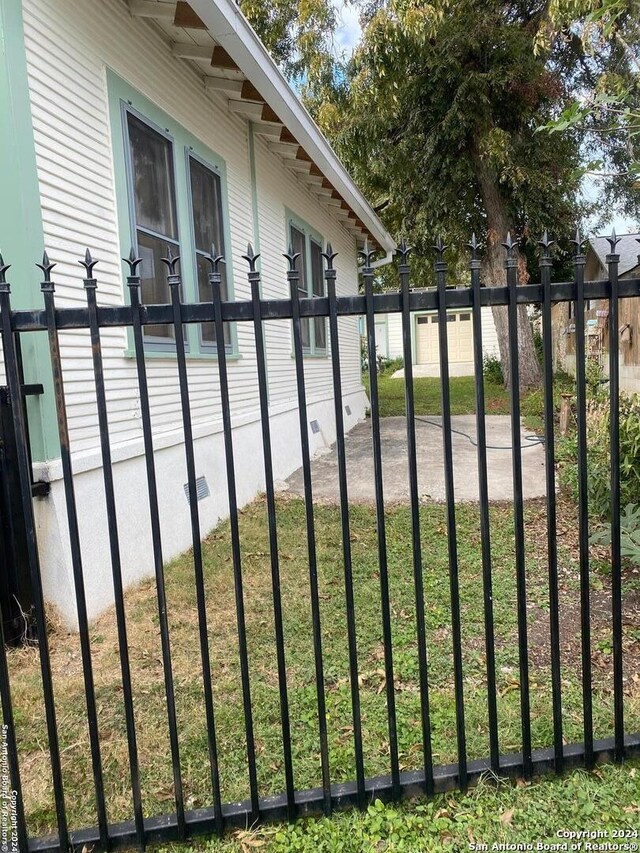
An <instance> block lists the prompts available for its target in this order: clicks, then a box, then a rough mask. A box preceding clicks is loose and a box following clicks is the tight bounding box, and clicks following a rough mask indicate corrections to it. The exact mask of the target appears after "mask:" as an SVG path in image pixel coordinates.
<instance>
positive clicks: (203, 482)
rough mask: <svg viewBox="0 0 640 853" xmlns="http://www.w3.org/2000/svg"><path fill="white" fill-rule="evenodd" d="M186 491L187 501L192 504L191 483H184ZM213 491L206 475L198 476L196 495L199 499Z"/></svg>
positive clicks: (206, 496)
mask: <svg viewBox="0 0 640 853" xmlns="http://www.w3.org/2000/svg"><path fill="white" fill-rule="evenodd" d="M184 493H185V495H186V496H187V503H188V504H191V501H190V499H189V483H185V484H184ZM210 494H211V492H210V491H209V484H208V483H207V478H206V477H198V479H197V480H196V497H197V499H198V501H201V500H203V498H208V497H209V495H210Z"/></svg>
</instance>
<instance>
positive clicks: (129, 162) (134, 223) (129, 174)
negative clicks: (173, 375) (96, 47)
mask: <svg viewBox="0 0 640 853" xmlns="http://www.w3.org/2000/svg"><path fill="white" fill-rule="evenodd" d="M121 110H122V132H123V134H124V150H125V169H126V180H127V203H128V207H129V221H130V223H131V244H132V246H133V247H134V248H135V251H136V256H137V257H140V244H139V240H138V231H144V232H145V234H148V235H149V236H150V237H153V238H154V239H156V240H159V241H166V242H167V243H171V245H172V246H173V247H174V248H175V249H176V250H177V252H176V254H178V255H180V254H181V248H180V247H181V245H182V229H181V227H180V215H179V213H178V185H177V184H178V182H177V173H176V146H175V140H174V138H173V136H172V135H171V134H170V133H169V131H168V130H167V129H164V130H163V129H162V128H161V127H160V126H159V125H157V124H156V123H155V122H153V121H151V120H150V119H148V118H147V117H146V116H144V115H143V114H142V113H141V112H140V111H139V110H137V109H136V108H135V107H134V106H133V105H132V104H130V103H125V102H124V101H123V102H122V103H121ZM130 115H131V116H133V117H134V118H135V119H137V120H138V121H139V122H140V123H141V124H144V125H146V126H147V127H148V128H150V129H151V130H153V132H154V133H156V134H157V135H158V136H161V137H162V138H163V139H165V140H166V141H167V142H168V143H169V145H170V146H171V166H172V168H171V177H172V179H173V187H172V189H173V200H174V204H175V208H176V209H175V216H176V234H177V238H176V239H175V240H174V239H172V238H169V237H165V236H164V235H162V234H158V233H156V232H154V231H152V230H151V229H149V228H144V227H143V226H140V225H139V224H138V218H137V215H136V198H135V184H134V167H133V158H132V157H131V139H130V136H129V116H130ZM141 290H142V288H141ZM184 291H185V285H184V282H183V283H182V297H183V298H184ZM140 298H141V300H142V293H141V294H140ZM142 334H143V340H144V347H145V349H147V348H148V349H149V350H155V351H160V352H169V353H171V352H175V350H176V341H175V337H173V336H167V337H166V338H163V337H158V336H153V335H148V334H146V333H145V329H144V327H143V329H142ZM189 343H190V342H189V338H188V335H187V334H186V330H185V341H184V345H185V349H186V351H187V352H189V349H190V347H189Z"/></svg>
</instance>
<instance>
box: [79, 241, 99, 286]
mask: <svg viewBox="0 0 640 853" xmlns="http://www.w3.org/2000/svg"><path fill="white" fill-rule="evenodd" d="M78 263H79V264H80V266H83V267H84V269H85V278H84V286H85V287H97V282H96V280H95V278H94V276H93V268H94V267H95V265H96V264H97V263H98V261H94V260H93V258H92V257H91V252H90V251H89V249H87V250H86V252H85V253H84V258H83V259H82V260H81V261H78Z"/></svg>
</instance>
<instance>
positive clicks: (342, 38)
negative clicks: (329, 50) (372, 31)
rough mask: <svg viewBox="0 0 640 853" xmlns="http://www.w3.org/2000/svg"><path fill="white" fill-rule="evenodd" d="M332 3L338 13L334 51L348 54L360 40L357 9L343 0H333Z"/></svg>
mask: <svg viewBox="0 0 640 853" xmlns="http://www.w3.org/2000/svg"><path fill="white" fill-rule="evenodd" d="M333 5H334V7H335V10H336V12H337V14H338V21H339V26H338V30H337V32H336V52H337V53H338V54H340V55H342V54H346V55H347V56H350V55H351V54H352V53H353V49H354V47H355V46H356V45H357V43H358V42H359V41H360V34H361V30H360V22H359V21H358V10H357V9H355V8H354V7H353V6H351V5H347V4H346V3H344V2H343V0H333Z"/></svg>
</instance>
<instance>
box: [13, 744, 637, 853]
mask: <svg viewBox="0 0 640 853" xmlns="http://www.w3.org/2000/svg"><path fill="white" fill-rule="evenodd" d="M624 744H625V755H626V757H627V758H634V757H637V756H640V732H638V733H636V734H631V735H627V736H625V739H624ZM593 754H594V758H595V761H596V763H597V764H605V763H610V762H613V761H614V760H615V738H613V737H610V738H604V739H602V740H594V742H593ZM532 763H533V772H534V774H535V775H537V776H541V775H543V774H546V773H552V772H553V771H554V768H555V757H554V748H553V747H546V748H544V749H534V750H533V753H532ZM585 764H586V761H585V746H584V744H583V743H573V744H566V745H565V747H564V768H565V769H566V770H571V769H576V768H580V767H584V766H585ZM523 772H524V764H523V757H522V753H521V752H513V753H509V754H507V755H502V756H501V757H500V777H499V778H500V779H518V778H520V777H522V776H523ZM483 777H484V778H487V779H491V778H493V779H495V774H494V773H493V771H492V769H491V761H490V759H489V758H479V759H475V760H472V761H469V762H468V763H467V782H468V784H469V785H474V784H477V783H478V782H479V781H480V779H481V778H483ZM393 784H394V783H393V780H392V778H391V776H390V775H387V776H375V777H373V778H371V779H367V780H366V781H365V791H366V795H367V802H373V801H374V800H377V799H379V800H383V801H385V802H389V801H391V800H392V799H393ZM433 787H434V793H436V794H438V793H445V792H447V791H453V790H456V789H457V788H459V768H458V765H457V764H441V765H437V766H435V767H434V768H433ZM400 793H401V797H402V798H403V799H406V798H409V797H417V796H424V793H425V774H424V771H423V770H410V771H404V772H401V773H400ZM331 802H332V808H333V809H337V810H343V809H347V808H352V807H357V805H358V787H357V784H356V782H343V783H339V784H333V785H332V786H331ZM295 804H296V811H297V816H298V817H299V818H303V817H317V816H320V815H322V814H323V806H324V792H323V789H322V788H310V789H308V790H305V791H297V792H296V795H295ZM259 805H260V820H261V822H263V823H267V822H271V821H274V822H275V821H280V822H282V821H286V820H287V819H288V817H289V811H288V805H287V797H286V794H276V795H274V796H269V797H263V798H261V799H260V801H259ZM252 813H253V810H252V804H251V801H250V800H243V801H241V802H236V803H226V804H225V805H223V807H222V814H223V818H224V825H225V829H233V828H241V829H244V828H246V827H247V826H249V825H251V823H252V820H251V817H252ZM185 821H186V825H187V832H188V835H189V837H195V836H201V835H209V834H213V833H214V832H215V831H216V814H215V810H214V809H213V808H212V807H208V808H202V809H195V810H194V811H188V812H185ZM144 831H145V840H146V843H147V844H151V843H157V842H169V841H177V840H179V829H178V820H177V817H176V815H175V814H170V815H162V816H160V817H151V818H145V821H144ZM70 839H71V844H72V845H73V847H74V848H75V847H77V848H79V849H82V848H83V845H86V846H87V847H90V848H91V849H93V850H94V851H96V853H97V851H99V850H101V847H100V835H99V832H98V830H97V829H90V830H78V831H75V832H71V833H70ZM109 841H110V844H111V848H112V849H115V848H120V847H127V846H135V845H136V843H137V835H136V827H135V824H134V822H133V821H132V820H131V821H125V822H123V823H116V824H112V825H110V826H109ZM29 851H30V853H60V851H61V847H60V845H59V844H58V840H57V838H55V837H52V836H49V837H45V838H38V839H34V840H32V841H30V842H29Z"/></svg>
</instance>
